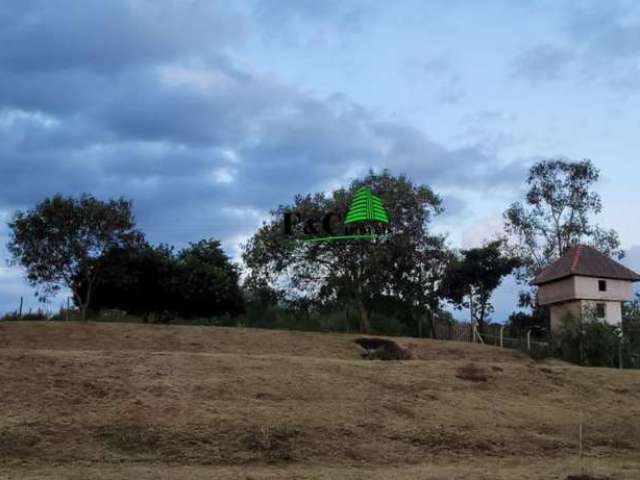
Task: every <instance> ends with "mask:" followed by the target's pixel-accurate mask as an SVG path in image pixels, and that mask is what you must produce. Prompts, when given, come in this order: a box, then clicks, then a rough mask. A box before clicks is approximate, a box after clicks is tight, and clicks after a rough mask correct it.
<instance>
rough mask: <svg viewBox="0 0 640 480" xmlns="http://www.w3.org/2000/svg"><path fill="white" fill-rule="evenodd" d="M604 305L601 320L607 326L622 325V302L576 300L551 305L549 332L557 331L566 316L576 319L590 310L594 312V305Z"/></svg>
mask: <svg viewBox="0 0 640 480" xmlns="http://www.w3.org/2000/svg"><path fill="white" fill-rule="evenodd" d="M598 303H604V304H605V306H606V310H605V311H606V315H605V318H603V319H602V320H603V321H604V322H606V323H608V324H609V325H616V326H617V325H620V324H621V323H622V302H617V301H593V300H576V301H573V302H566V303H558V304H555V305H551V307H550V308H549V313H550V317H551V332H552V333H553V332H556V331H558V330H559V329H560V328H561V327H562V325H563V322H564V320H565V319H566V317H567V315H572V316H573V317H574V318H576V319H578V318H579V317H580V316H581V315H582V314H583V313H585V312H588V311H589V310H590V309H593V311H595V309H596V304H598Z"/></svg>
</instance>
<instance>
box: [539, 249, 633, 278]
mask: <svg viewBox="0 0 640 480" xmlns="http://www.w3.org/2000/svg"><path fill="white" fill-rule="evenodd" d="M572 275H582V276H585V277H601V278H611V279H616V280H629V281H632V282H636V281H640V275H638V274H637V273H635V272H634V271H632V270H629V269H628V268H627V267H625V266H624V265H621V264H620V263H618V262H616V261H615V260H613V259H611V258H610V257H608V256H607V255H605V254H604V253H600V252H599V251H598V250H596V249H595V248H592V247H589V246H587V245H577V246H575V247H571V248H570V249H569V250H567V251H566V252H565V254H564V255H562V256H561V257H560V258H559V259H558V260H556V261H555V262H553V263H552V264H551V265H549V266H548V267H547V268H545V269H544V270H542V271H541V272H540V273H539V274H538V275H537V276H536V278H534V279H533V281H532V282H531V283H532V285H542V284H543V283H548V282H553V281H555V280H560V279H563V278H566V277H570V276H572Z"/></svg>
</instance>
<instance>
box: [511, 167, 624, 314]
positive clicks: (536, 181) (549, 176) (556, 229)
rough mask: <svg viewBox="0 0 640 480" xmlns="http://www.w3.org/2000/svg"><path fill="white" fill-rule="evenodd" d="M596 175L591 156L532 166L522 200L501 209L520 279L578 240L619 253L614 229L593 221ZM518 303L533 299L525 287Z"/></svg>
mask: <svg viewBox="0 0 640 480" xmlns="http://www.w3.org/2000/svg"><path fill="white" fill-rule="evenodd" d="M599 176H600V172H599V170H598V169H597V168H596V167H595V166H594V165H593V163H591V161H590V160H583V161H578V162H573V161H569V160H565V159H551V160H543V161H541V162H538V163H536V164H535V165H533V166H532V167H531V169H530V171H529V176H528V177H527V184H528V186H529V190H528V191H527V194H526V197H525V200H524V201H523V202H516V203H514V204H513V205H511V206H510V207H509V209H507V211H506V212H505V213H504V219H505V230H506V233H507V235H508V238H509V246H510V249H511V251H512V253H513V254H514V255H515V256H517V257H519V258H521V259H522V260H523V263H522V268H520V269H518V271H517V277H518V280H519V281H520V282H521V283H528V281H530V280H531V279H532V277H533V276H534V275H535V274H536V273H537V272H538V271H540V270H542V269H543V268H544V267H546V266H548V265H549V264H550V263H551V262H553V261H554V260H555V259H557V258H558V257H559V256H560V255H562V254H563V253H564V252H565V251H566V250H567V249H568V248H570V247H571V246H573V245H575V244H577V243H587V244H590V245H592V246H594V247H595V248H597V249H598V250H600V251H602V252H604V253H606V254H609V255H615V256H621V255H622V253H623V252H622V251H621V250H620V241H619V239H618V235H617V233H616V232H615V231H614V230H605V229H603V228H601V227H599V226H598V225H595V224H593V218H592V217H593V216H594V215H596V214H598V213H600V212H601V210H602V201H601V199H600V196H599V195H598V194H597V193H596V192H595V191H594V186H595V184H596V182H597V181H598V178H599ZM521 303H522V304H523V305H531V304H532V296H531V294H530V292H527V291H525V292H523V295H522V297H521Z"/></svg>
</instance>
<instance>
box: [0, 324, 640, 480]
mask: <svg viewBox="0 0 640 480" xmlns="http://www.w3.org/2000/svg"><path fill="white" fill-rule="evenodd" d="M354 338H356V337H355V336H351V335H332V334H311V333H299V332H277V331H268V330H250V329H227V328H214V327H176V326H156V325H133V324H91V323H89V324H86V325H85V324H75V323H72V324H64V323H11V324H0V398H2V415H0V478H27V479H29V478H47V479H49V478H78V479H80V478H138V479H141V480H142V479H146V478H149V479H151V478H177V479H181V478H185V479H186V478H229V479H231V478H241V479H245V478H247V477H251V478H254V479H267V478H269V479H281V478H282V479H288V478H313V479H315V478H318V479H324V478H326V479H329V478H346V479H356V478H358V479H359V478H363V479H364V478H366V479H378V478H380V479H382V478H406V479H434V480H435V479H457V478H460V479H462V478H477V479H487V480H488V479H511V478H523V479H538V478H539V479H542V478H566V477H567V476H568V475H570V474H574V473H575V472H577V471H581V470H580V468H578V467H579V464H578V461H577V452H578V445H577V442H578V438H577V432H578V424H579V422H580V412H583V416H584V458H583V459H582V462H583V463H584V462H585V461H587V462H590V466H591V468H590V471H592V472H594V475H600V476H608V477H609V478H611V480H616V479H624V478H637V476H636V477H634V476H633V475H634V474H635V472H637V471H640V461H639V460H638V459H639V458H640V446H639V445H640V422H639V421H638V418H640V372H637V371H618V370H607V369H586V368H578V367H574V366H570V365H566V364H563V363H560V362H534V361H532V360H529V359H528V358H526V357H524V356H523V355H521V354H517V353H514V352H510V351H508V350H501V349H498V348H495V347H487V346H481V345H473V344H464V343H457V342H438V341H431V340H417V339H398V342H399V343H400V344H403V345H409V344H410V345H411V350H412V352H413V354H414V358H416V360H415V361H411V362H369V361H364V360H362V359H360V357H359V352H358V348H357V347H356V345H354V343H353V340H354ZM489 372H490V373H489ZM479 378H485V380H478V379H479Z"/></svg>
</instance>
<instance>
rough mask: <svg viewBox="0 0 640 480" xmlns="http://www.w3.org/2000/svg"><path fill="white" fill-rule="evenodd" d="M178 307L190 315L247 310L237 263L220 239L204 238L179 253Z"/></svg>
mask: <svg viewBox="0 0 640 480" xmlns="http://www.w3.org/2000/svg"><path fill="white" fill-rule="evenodd" d="M177 266H178V277H177V292H178V301H177V303H178V304H177V310H178V312H180V314H181V315H184V316H186V317H197V316H214V315H220V314H223V313H226V314H230V315H237V314H239V313H241V312H242V311H243V299H242V293H241V291H240V287H239V284H238V282H239V275H238V272H237V270H236V267H235V266H234V265H233V264H232V263H231V261H230V259H229V257H227V255H226V254H225V253H224V251H223V250H222V247H221V245H220V242H219V241H217V240H201V241H199V242H197V243H192V244H190V245H189V247H187V248H185V249H183V250H182V251H181V252H180V253H179V254H178V256H177Z"/></svg>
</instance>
